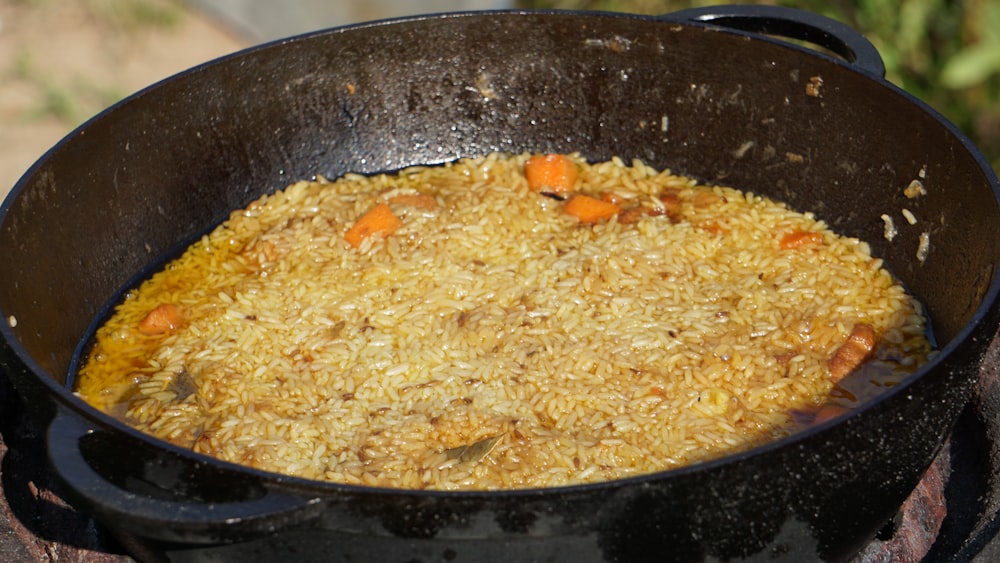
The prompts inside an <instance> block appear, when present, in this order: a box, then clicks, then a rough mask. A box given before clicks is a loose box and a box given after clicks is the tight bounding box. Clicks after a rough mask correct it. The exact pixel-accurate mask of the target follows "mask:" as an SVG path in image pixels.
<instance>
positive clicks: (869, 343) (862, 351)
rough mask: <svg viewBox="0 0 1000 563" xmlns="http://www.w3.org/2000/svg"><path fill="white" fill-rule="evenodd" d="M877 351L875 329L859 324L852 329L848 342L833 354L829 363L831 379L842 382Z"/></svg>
mask: <svg viewBox="0 0 1000 563" xmlns="http://www.w3.org/2000/svg"><path fill="white" fill-rule="evenodd" d="M874 349H875V329H874V328H872V326H871V325H868V324H864V323H858V324H856V325H854V327H853V328H851V334H849V335H848V336H847V341H846V342H844V343H843V344H842V345H841V346H840V348H837V350H836V351H835V352H834V353H833V356H832V357H831V358H830V361H829V362H828V364H829V367H830V377H831V378H832V379H833V381H834V382H837V381H840V380H841V379H843V378H844V377H845V376H847V375H848V374H849V373H851V372H852V371H854V370H855V369H856V368H857V367H858V366H859V365H861V363H862V362H864V361H865V360H866V359H867V358H868V355H869V354H871V352H872V350H874Z"/></svg>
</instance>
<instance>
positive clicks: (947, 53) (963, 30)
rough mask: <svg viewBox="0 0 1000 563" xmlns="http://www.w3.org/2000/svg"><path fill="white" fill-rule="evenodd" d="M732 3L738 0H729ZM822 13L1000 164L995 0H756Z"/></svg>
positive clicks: (646, 6)
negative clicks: (865, 43) (870, 47)
mask: <svg viewBox="0 0 1000 563" xmlns="http://www.w3.org/2000/svg"><path fill="white" fill-rule="evenodd" d="M721 3H724V2H718V1H710V0H519V1H518V5H519V6H520V7H523V8H557V9H573V10H606V11H620V12H633V13H639V14H664V13H668V12H673V11H676V10H680V9H684V8H691V7H701V6H708V5H715V4H721ZM733 3H735V2H733ZM742 3H747V4H777V5H783V6H789V7H793V8H800V9H804V10H810V11H813V12H817V13H821V14H824V15H826V16H829V17H832V18H834V19H837V20H840V21H842V22H844V23H846V24H848V25H850V26H852V27H853V28H855V29H857V30H858V31H860V32H861V33H863V34H864V35H865V36H866V37H867V38H868V39H869V40H870V41H871V42H872V43H873V44H874V45H875V46H876V47H877V48H878V50H879V52H880V53H881V54H882V58H883V59H884V60H885V65H886V78H887V79H888V80H890V81H891V82H893V83H894V84H896V85H898V86H900V87H901V88H903V89H904V90H906V91H907V92H909V93H910V94H912V95H914V96H916V97H917V98H920V99H921V100H923V101H924V102H927V103H928V104H929V105H930V106H932V107H933V108H935V109H936V110H938V111H939V112H941V113H942V114H943V115H944V116H945V117H947V118H948V119H949V120H951V121H952V122H953V123H955V124H956V125H957V126H958V127H960V128H961V129H962V130H963V131H965V133H966V134H967V135H968V136H969V137H970V138H971V139H972V141H973V142H974V143H975V144H976V145H977V146H978V147H979V148H980V150H981V151H982V152H983V153H984V154H985V155H986V157H987V159H989V160H990V162H991V163H992V165H993V169H994V170H998V171H1000V2H997V1H996V0H756V1H749V2H742Z"/></svg>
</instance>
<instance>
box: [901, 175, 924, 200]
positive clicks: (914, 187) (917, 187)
mask: <svg viewBox="0 0 1000 563" xmlns="http://www.w3.org/2000/svg"><path fill="white" fill-rule="evenodd" d="M921 172H922V171H921ZM903 195H905V196H906V197H908V198H910V199H916V198H918V197H920V196H922V195H927V190H926V189H925V188H924V183H923V182H921V181H920V180H913V181H912V182H910V185H908V186H906V189H905V190H903Z"/></svg>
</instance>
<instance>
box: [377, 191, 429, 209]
mask: <svg viewBox="0 0 1000 563" xmlns="http://www.w3.org/2000/svg"><path fill="white" fill-rule="evenodd" d="M389 204H390V205H392V204H398V205H405V206H408V207H417V208H420V209H426V210H428V211H433V210H435V209H437V200H436V199H434V196H432V195H430V194H400V195H397V196H393V197H391V198H389Z"/></svg>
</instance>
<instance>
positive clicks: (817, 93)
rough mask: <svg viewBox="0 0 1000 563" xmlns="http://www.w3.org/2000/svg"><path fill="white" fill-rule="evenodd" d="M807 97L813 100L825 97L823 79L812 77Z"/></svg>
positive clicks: (807, 87)
mask: <svg viewBox="0 0 1000 563" xmlns="http://www.w3.org/2000/svg"><path fill="white" fill-rule="evenodd" d="M806 95H807V96H810V97H813V98H822V97H823V77H822V76H810V77H809V83H808V84H806Z"/></svg>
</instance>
